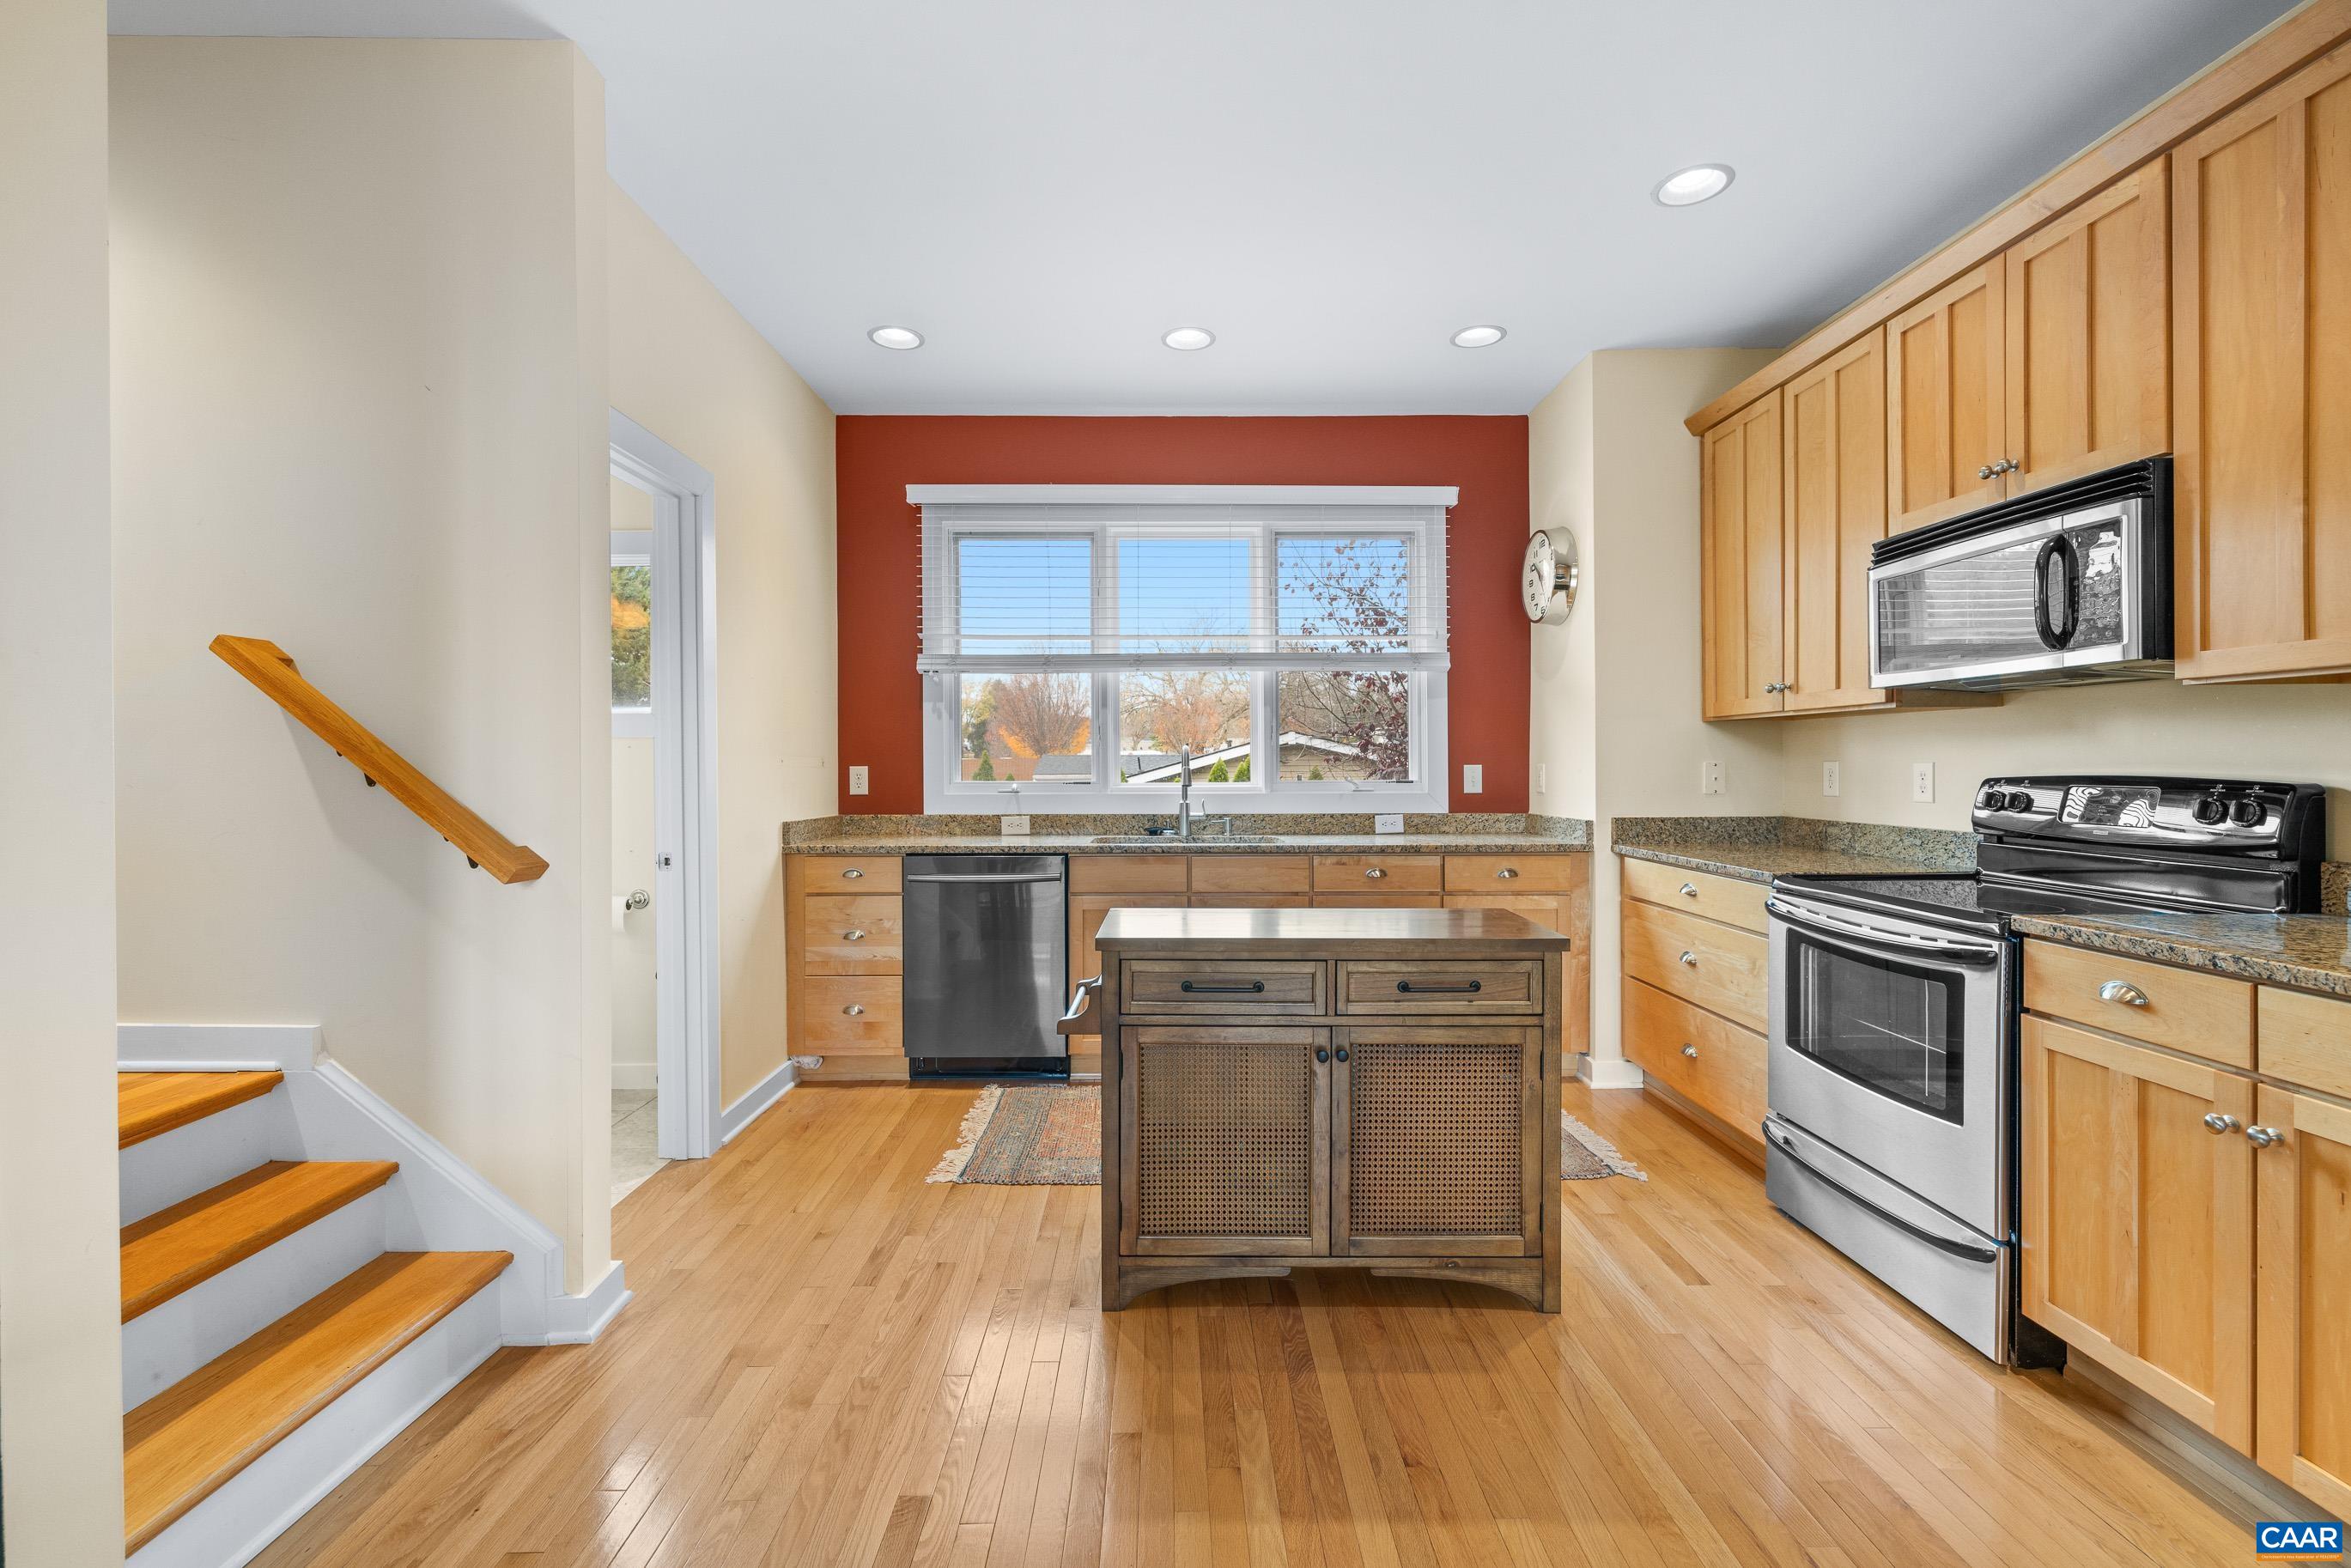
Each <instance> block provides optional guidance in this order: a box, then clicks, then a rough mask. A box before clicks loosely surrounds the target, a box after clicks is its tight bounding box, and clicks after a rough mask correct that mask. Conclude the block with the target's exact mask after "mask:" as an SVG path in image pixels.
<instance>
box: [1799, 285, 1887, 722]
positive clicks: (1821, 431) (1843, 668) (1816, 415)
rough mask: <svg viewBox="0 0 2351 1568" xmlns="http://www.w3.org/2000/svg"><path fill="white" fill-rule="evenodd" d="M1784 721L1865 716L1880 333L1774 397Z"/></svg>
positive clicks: (1882, 415)
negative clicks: (1779, 434)
mask: <svg viewBox="0 0 2351 1568" xmlns="http://www.w3.org/2000/svg"><path fill="white" fill-rule="evenodd" d="M1781 396H1782V403H1783V408H1784V418H1785V420H1786V423H1787V440H1786V456H1785V467H1786V472H1787V502H1786V506H1787V552H1786V554H1787V559H1786V566H1785V570H1784V571H1783V573H1782V577H1783V580H1784V595H1785V598H1784V604H1783V607H1782V616H1783V618H1784V621H1785V627H1786V629H1785V632H1784V643H1785V651H1784V653H1783V655H1782V672H1783V678H1784V679H1785V680H1786V682H1787V685H1786V688H1785V693H1784V696H1783V700H1782V706H1783V707H1784V709H1785V711H1787V712H1790V713H1819V712H1824V711H1827V710H1830V709H1834V708H1850V707H1872V706H1876V705H1878V704H1880V703H1883V702H1885V701H1886V693H1885V692H1883V691H1881V690H1878V689H1877V688H1876V687H1874V686H1872V685H1870V684H1869V547H1870V546H1871V545H1873V544H1876V542H1877V541H1878V540H1879V539H1882V538H1885V537H1886V334H1885V333H1883V332H1880V331H1873V332H1871V333H1869V334H1868V335H1867V336H1866V337H1865V338H1862V339H1861V340H1858V341H1857V342H1855V343H1853V344H1850V345H1848V346H1847V347H1846V348H1845V349H1844V350H1841V351H1839V352H1837V353H1835V354H1833V355H1831V356H1830V357H1829V358H1828V359H1826V360H1824V361H1822V362H1821V363H1820V364H1818V365H1815V366H1814V367H1813V369H1811V370H1809V371H1805V372H1804V373H1803V374H1802V375H1800V376H1798V377H1797V378H1796V379H1795V380H1793V381H1792V382H1789V383H1788V384H1787V386H1786V387H1785V388H1784V389H1782V393H1781Z"/></svg>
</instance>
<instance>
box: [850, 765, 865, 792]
mask: <svg viewBox="0 0 2351 1568" xmlns="http://www.w3.org/2000/svg"><path fill="white" fill-rule="evenodd" d="M849 792H850V793H851V794H852V795H862V794H864V793H865V769H864V768H851V769H850V770H849Z"/></svg>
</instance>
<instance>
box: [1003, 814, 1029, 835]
mask: <svg viewBox="0 0 2351 1568" xmlns="http://www.w3.org/2000/svg"><path fill="white" fill-rule="evenodd" d="M996 823H997V831H998V832H1001V833H1002V834H1003V835H1004V836H1005V837H1006V838H1008V839H1025V838H1027V837H1028V836H1029V819H1028V818H1026V817H998V818H997V819H996Z"/></svg>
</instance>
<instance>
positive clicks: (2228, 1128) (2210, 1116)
mask: <svg viewBox="0 0 2351 1568" xmlns="http://www.w3.org/2000/svg"><path fill="white" fill-rule="evenodd" d="M2204 1124H2205V1125H2206V1126H2208V1127H2210V1128H2211V1129H2212V1130H2213V1131H2214V1132H2216V1133H2233V1132H2235V1131H2236V1130H2237V1129H2238V1128H2240V1127H2241V1126H2243V1125H2244V1124H2243V1123H2242V1122H2240V1121H2238V1120H2237V1119H2236V1118H2235V1117H2234V1116H2224V1115H2222V1114H2221V1113H2220V1112H2218V1111H2212V1112H2209V1113H2206V1115H2205V1117H2204Z"/></svg>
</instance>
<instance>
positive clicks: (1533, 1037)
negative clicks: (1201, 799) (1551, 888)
mask: <svg viewBox="0 0 2351 1568" xmlns="http://www.w3.org/2000/svg"><path fill="white" fill-rule="evenodd" d="M1538 967H1540V966H1538ZM1332 1040H1333V1043H1334V1045H1335V1046H1336V1048H1337V1049H1336V1050H1335V1051H1333V1053H1332V1054H1333V1058H1334V1068H1335V1071H1334V1073H1333V1076H1332V1086H1331V1191H1332V1199H1331V1228H1332V1229H1331V1234H1332V1251H1333V1252H1336V1253H1343V1254H1345V1255H1347V1256H1349V1257H1355V1258H1373V1257H1380V1256H1392V1257H1394V1256H1401V1257H1411V1256H1416V1255H1426V1254H1432V1253H1433V1254H1437V1255H1439V1256H1445V1257H1480V1256H1490V1257H1503V1258H1524V1257H1531V1256H1533V1255H1535V1254H1537V1253H1540V1252H1541V1250H1542V1214H1543V1205H1542V1191H1541V1186H1540V1185H1539V1184H1540V1183H1541V1180H1542V1171H1543V1160H1542V1150H1541V1147H1540V1140H1541V1137H1542V1135H1543V1132H1544V1129H1545V1127H1546V1125H1548V1124H1549V1123H1550V1122H1552V1121H1556V1117H1552V1118H1550V1119H1548V1120H1547V1119H1546V1118H1545V1117H1544V1115H1543V1113H1542V1112H1543V1103H1542V1095H1543V1071H1542V1069H1543V1051H1542V1031H1541V1030H1539V1029H1528V1028H1523V1027H1518V1028H1470V1029H1465V1028H1437V1029H1432V1028H1429V1027H1428V1026H1426V1024H1422V1025H1417V1026H1415V1027H1410V1028H1405V1027H1399V1026H1395V1025H1388V1026H1385V1027H1376V1028H1366V1029H1356V1028H1350V1029H1342V1030H1335V1031H1333V1034H1332ZM1557 1135H1558V1134H1557V1130H1556V1128H1555V1127H1554V1128H1553V1129H1552V1136H1554V1137H1556V1136H1557Z"/></svg>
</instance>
